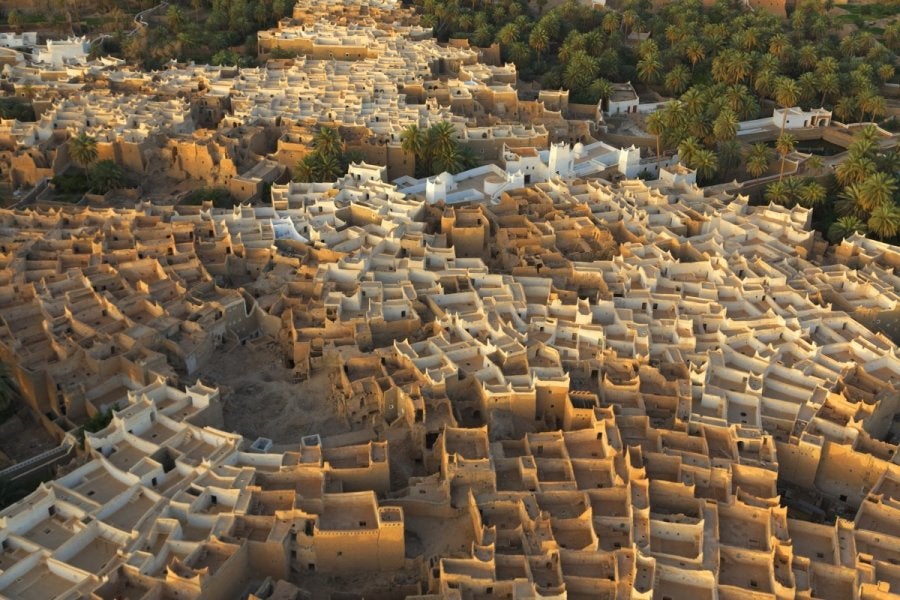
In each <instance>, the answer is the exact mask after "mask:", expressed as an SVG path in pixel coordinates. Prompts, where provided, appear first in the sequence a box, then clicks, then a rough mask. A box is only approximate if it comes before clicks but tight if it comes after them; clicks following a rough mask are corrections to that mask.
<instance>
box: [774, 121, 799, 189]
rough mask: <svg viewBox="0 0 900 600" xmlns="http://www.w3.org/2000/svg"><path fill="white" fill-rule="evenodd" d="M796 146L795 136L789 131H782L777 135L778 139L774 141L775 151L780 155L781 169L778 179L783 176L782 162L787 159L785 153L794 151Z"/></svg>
mask: <svg viewBox="0 0 900 600" xmlns="http://www.w3.org/2000/svg"><path fill="white" fill-rule="evenodd" d="M796 147H797V138H795V137H794V136H792V135H791V134H790V133H783V132H782V134H781V135H779V136H778V140H777V141H776V142H775V151H776V152H778V154H779V155H780V156H781V171H780V172H779V173H778V180H779V181H781V179H782V178H783V177H784V164H785V161H786V159H787V155H788V154H790V153H791V152H793V151H794V148H796Z"/></svg>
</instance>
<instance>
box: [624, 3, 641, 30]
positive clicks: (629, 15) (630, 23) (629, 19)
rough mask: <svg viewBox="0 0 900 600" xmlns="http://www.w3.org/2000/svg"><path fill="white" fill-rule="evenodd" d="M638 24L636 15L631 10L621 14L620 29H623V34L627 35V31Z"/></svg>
mask: <svg viewBox="0 0 900 600" xmlns="http://www.w3.org/2000/svg"><path fill="white" fill-rule="evenodd" d="M637 22H638V14H637V13H636V12H634V11H633V10H631V9H628V10H626V11H625V12H623V13H622V27H623V28H624V29H625V33H626V34H628V33H629V30H630V29H631V28H632V27H634V26H635V25H636V24H637Z"/></svg>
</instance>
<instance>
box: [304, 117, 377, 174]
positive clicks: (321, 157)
mask: <svg viewBox="0 0 900 600" xmlns="http://www.w3.org/2000/svg"><path fill="white" fill-rule="evenodd" d="M362 159H363V156H362V155H361V154H360V153H359V152H356V151H354V150H347V145H346V144H345V143H344V140H343V138H341V134H340V132H339V131H338V130H337V129H335V128H334V127H327V126H323V127H319V129H318V130H316V134H315V136H314V137H313V151H312V152H310V153H309V154H307V155H306V156H304V157H303V159H302V160H300V162H298V163H297V166H296V167H294V181H307V182H311V181H335V180H336V179H338V178H339V177H341V176H342V175H344V174H345V173H346V172H347V168H348V167H349V166H350V163H351V162H359V161H361V160H362Z"/></svg>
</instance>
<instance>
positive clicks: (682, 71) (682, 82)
mask: <svg viewBox="0 0 900 600" xmlns="http://www.w3.org/2000/svg"><path fill="white" fill-rule="evenodd" d="M690 84H691V73H690V71H688V70H687V67H685V66H684V65H682V64H678V65H675V67H674V68H673V69H672V70H671V71H669V73H668V74H667V75H666V89H667V90H669V93H671V94H681V93H682V92H684V90H686V89H687V88H688V86H689V85H690Z"/></svg>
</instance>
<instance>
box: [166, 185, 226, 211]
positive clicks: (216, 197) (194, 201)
mask: <svg viewBox="0 0 900 600" xmlns="http://www.w3.org/2000/svg"><path fill="white" fill-rule="evenodd" d="M206 200H209V201H211V202H212V205H213V207H215V208H232V207H233V206H234V205H235V201H234V197H233V196H232V195H231V192H229V191H228V190H226V189H225V188H211V187H201V188H197V189H196V190H192V191H191V192H189V193H188V194H187V195H186V196H185V197H184V198H182V199H181V202H180V203H179V204H184V205H186V206H200V205H202V204H203V202H204V201H206Z"/></svg>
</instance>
